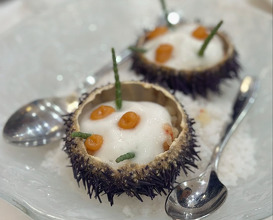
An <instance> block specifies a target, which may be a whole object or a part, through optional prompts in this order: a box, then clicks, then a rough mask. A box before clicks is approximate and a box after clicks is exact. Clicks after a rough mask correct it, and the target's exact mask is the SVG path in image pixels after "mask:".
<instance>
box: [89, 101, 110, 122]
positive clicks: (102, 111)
mask: <svg viewBox="0 0 273 220" xmlns="http://www.w3.org/2000/svg"><path fill="white" fill-rule="evenodd" d="M114 111H115V109H114V108H113V107H112V106H108V105H101V106H99V107H98V108H96V109H95V110H94V111H93V112H92V113H91V115H90V119H91V120H99V119H102V118H105V117H107V116H108V115H110V114H112V113H113V112H114Z"/></svg>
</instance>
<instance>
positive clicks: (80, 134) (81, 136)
mask: <svg viewBox="0 0 273 220" xmlns="http://www.w3.org/2000/svg"><path fill="white" fill-rule="evenodd" d="M91 135H92V134H89V133H84V132H80V131H74V132H72V133H71V137H73V138H75V137H80V138H83V139H87V138H88V137H90V136H91Z"/></svg>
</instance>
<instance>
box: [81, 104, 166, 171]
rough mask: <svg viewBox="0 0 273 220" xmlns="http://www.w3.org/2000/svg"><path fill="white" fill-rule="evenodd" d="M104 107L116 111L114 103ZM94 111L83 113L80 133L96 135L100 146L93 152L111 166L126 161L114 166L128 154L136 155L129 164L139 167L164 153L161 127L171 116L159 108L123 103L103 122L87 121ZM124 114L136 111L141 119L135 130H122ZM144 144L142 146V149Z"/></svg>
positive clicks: (164, 136) (163, 136)
mask: <svg viewBox="0 0 273 220" xmlns="http://www.w3.org/2000/svg"><path fill="white" fill-rule="evenodd" d="M103 105H107V106H111V107H113V108H114V109H115V108H116V106H115V102H114V101H112V102H107V103H103ZM99 106H100V105H99ZM97 107H98V106H96V107H94V109H96V108H97ZM94 109H89V110H88V109H86V110H85V111H83V112H84V113H82V115H81V117H80V122H79V124H80V131H82V132H85V133H91V134H99V135H101V136H102V137H103V144H102V146H101V148H100V149H99V150H98V151H96V152H95V153H94V156H95V157H98V158H99V159H100V160H102V161H104V162H105V163H108V164H109V165H110V166H112V167H119V166H122V165H124V164H125V163H127V162H128V161H126V160H125V161H123V162H120V163H116V162H115V160H116V158H118V157H119V156H120V155H123V154H126V153H128V152H134V153H135V155H136V156H135V157H134V158H133V159H132V160H131V161H132V162H133V163H138V164H146V163H149V162H151V161H152V160H153V159H154V158H155V157H156V156H157V155H159V154H160V153H163V143H164V141H166V140H167V135H166V133H165V131H164V129H163V126H164V124H171V117H170V114H169V113H168V111H167V110H166V109H165V108H164V107H162V106H161V105H158V104H155V103H152V102H129V101H123V102H122V108H121V109H120V110H116V111H115V112H113V113H112V114H110V115H108V116H107V117H105V118H103V119H100V120H90V114H91V112H92V111H93V110H94ZM126 112H135V113H136V114H137V115H138V116H139V118H140V121H139V123H138V124H137V126H136V127H135V128H134V129H121V128H120V127H119V126H118V123H119V120H120V118H121V117H122V116H123V115H124V114H125V113H126ZM143 143H145V145H144V146H143Z"/></svg>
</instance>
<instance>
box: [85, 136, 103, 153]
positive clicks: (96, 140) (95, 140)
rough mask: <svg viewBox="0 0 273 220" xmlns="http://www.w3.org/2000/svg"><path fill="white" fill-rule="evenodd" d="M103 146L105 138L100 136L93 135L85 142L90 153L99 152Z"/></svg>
mask: <svg viewBox="0 0 273 220" xmlns="http://www.w3.org/2000/svg"><path fill="white" fill-rule="evenodd" d="M102 144H103V137H102V136H101V135H98V134H92V135H91V136H89V137H88V138H87V139H86V140H85V142H84V145H85V147H86V150H87V151H88V152H93V151H97V150H99V149H100V148H101V146H102Z"/></svg>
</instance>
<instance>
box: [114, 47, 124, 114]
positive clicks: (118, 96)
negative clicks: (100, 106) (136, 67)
mask: <svg viewBox="0 0 273 220" xmlns="http://www.w3.org/2000/svg"><path fill="white" fill-rule="evenodd" d="M112 59H113V71H114V74H115V89H116V108H117V110H120V109H121V107H122V98H121V96H122V95H121V85H120V81H119V74H118V65H117V60H116V53H115V49H114V48H112Z"/></svg>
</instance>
